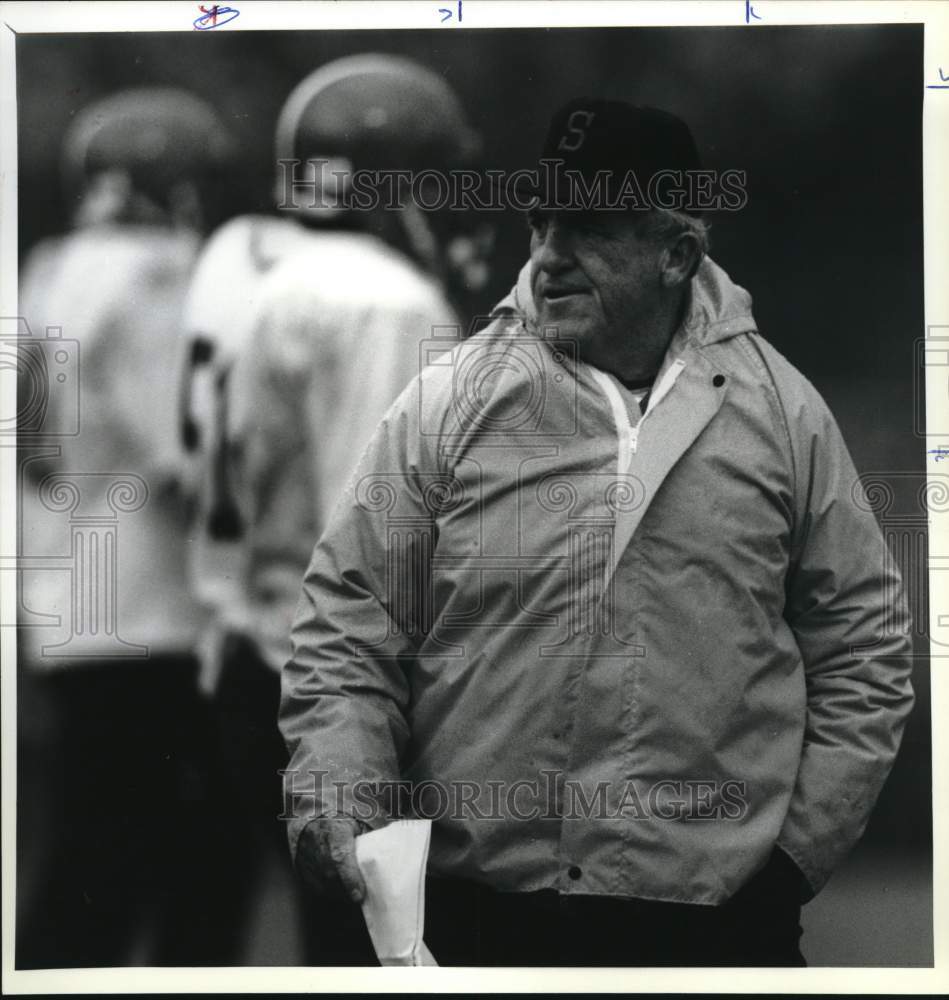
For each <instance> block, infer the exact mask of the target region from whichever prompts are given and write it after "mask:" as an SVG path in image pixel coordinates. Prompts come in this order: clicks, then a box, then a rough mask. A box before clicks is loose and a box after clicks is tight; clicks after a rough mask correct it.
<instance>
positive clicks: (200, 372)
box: [182, 55, 489, 963]
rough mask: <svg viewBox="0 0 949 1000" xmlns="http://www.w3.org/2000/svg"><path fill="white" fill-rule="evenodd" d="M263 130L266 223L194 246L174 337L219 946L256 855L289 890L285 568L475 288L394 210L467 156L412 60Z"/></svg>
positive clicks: (472, 144)
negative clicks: (224, 817)
mask: <svg viewBox="0 0 949 1000" xmlns="http://www.w3.org/2000/svg"><path fill="white" fill-rule="evenodd" d="M276 132H277V134H276V160H277V190H276V196H277V202H278V205H279V208H280V210H281V212H282V213H283V217H282V218H267V217H245V218H241V219H237V220H234V221H232V222H230V223H228V225H227V226H226V227H224V229H222V231H221V232H220V233H219V234H218V235H217V236H215V237H214V238H213V239H212V240H211V242H210V243H209V245H208V248H207V250H206V252H205V255H204V258H203V260H202V262H201V264H200V266H199V268H198V271H197V274H196V278H195V283H194V286H193V289H192V293H191V298H190V306H189V310H188V316H187V327H186V329H187V330H188V335H189V337H190V340H191V347H190V349H189V350H188V352H187V353H188V354H189V357H190V359H191V361H192V368H191V372H190V374H189V376H188V378H187V380H186V387H187V391H186V395H185V402H186V405H185V407H184V413H183V422H182V427H183V435H184V440H185V441H186V443H187V444H188V445H189V447H191V448H192V449H193V453H194V454H195V455H197V456H199V457H200V461H199V464H200V465H201V467H202V468H203V470H204V472H203V474H202V475H201V476H200V478H201V480H202V482H203V483H204V489H203V491H202V497H203V499H202V501H201V508H202V513H203V526H204V528H203V530H204V540H203V541H202V543H201V547H200V549H199V550H198V551H199V558H198V559H197V560H196V563H195V586H196V593H198V594H199V595H200V596H201V598H202V600H204V601H206V602H208V603H210V604H211V605H212V606H213V607H214V608H215V615H214V619H215V625H214V628H213V630H212V631H213V635H212V637H211V641H209V642H208V643H207V644H206V647H205V651H206V653H207V654H208V655H207V657H206V662H207V663H208V665H209V666H208V669H207V670H206V671H205V672H204V674H203V676H204V678H205V682H206V685H207V687H208V689H209V690H211V689H213V690H214V693H215V694H214V697H215V704H216V706H217V718H218V731H219V736H220V748H221V759H222V761H223V762H225V766H224V770H225V775H224V776H223V777H224V778H225V779H226V780H224V781H223V782H222V788H223V789H225V794H226V795H227V804H228V810H229V817H230V818H229V820H228V831H227V834H226V835H225V836H224V837H223V838H222V845H221V846H222V852H223V854H222V857H221V859H220V860H221V863H222V872H224V873H225V879H224V881H225V885H223V886H222V890H221V891H222V892H230V894H231V905H230V907H229V913H230V914H231V918H232V920H233V927H234V934H235V938H234V945H235V949H237V948H238V947H239V943H240V935H241V933H242V920H245V919H246V915H247V912H248V908H249V906H250V904H251V901H252V899H253V893H254V892H255V885H254V878H255V874H256V875H257V876H258V877H260V875H261V873H262V870H263V867H264V866H265V864H266V863H267V850H266V847H265V845H266V844H267V843H269V844H270V845H271V850H279V854H280V858H281V861H282V863H283V865H284V874H285V876H286V879H287V883H286V884H287V886H288V891H293V892H298V891H299V890H298V889H296V888H295V887H296V885H297V882H296V880H294V879H293V877H292V872H291V871H290V869H289V858H288V852H287V846H286V835H285V830H284V824H283V823H282V822H278V820H277V817H278V816H279V815H280V814H281V813H282V811H283V799H282V792H281V780H280V776H279V774H278V772H279V771H280V770H281V769H282V768H284V767H285V766H286V761H287V754H286V750H285V748H284V745H283V741H282V739H281V737H280V734H279V730H278V728H277V723H276V719H277V710H278V706H279V699H280V670H281V668H282V666H283V664H284V662H285V661H286V660H287V658H288V656H289V653H290V645H289V634H290V624H291V619H292V616H293V611H294V608H295V605H296V602H297V599H298V597H299V593H300V587H301V581H302V578H303V573H304V570H305V569H306V565H307V562H308V561H309V558H310V555H311V552H312V548H313V545H314V543H315V541H316V539H317V538H318V536H319V533H320V530H321V527H322V525H323V523H324V520H325V518H326V515H327V513H328V511H329V509H330V508H331V506H332V504H333V503H334V501H335V500H336V498H337V496H338V495H339V494H340V493H341V491H342V490H343V488H344V486H345V484H346V481H347V478H348V476H349V473H350V471H351V469H352V467H353V465H354V463H355V461H356V459H357V458H358V455H359V452H360V450H361V449H362V447H363V445H364V443H365V442H366V441H368V439H369V437H370V435H371V433H372V431H373V429H374V428H375V426H376V424H377V423H378V421H379V420H380V419H381V417H382V415H383V414H384V413H385V411H386V409H387V408H388V406H389V405H390V404H391V403H392V402H393V400H394V399H395V398H396V397H397V396H398V394H399V393H400V392H401V390H402V389H403V388H404V387H405V386H406V385H407V384H408V382H409V381H410V380H411V379H412V377H413V376H414V375H415V374H416V372H417V371H418V366H419V357H420V348H421V345H422V342H423V341H425V340H427V339H429V338H430V337H431V336H432V333H433V329H434V330H435V331H436V332H437V330H438V328H442V329H443V330H445V329H447V330H448V331H449V332H453V331H454V330H455V329H456V328H457V323H458V320H457V315H456V311H455V309H454V308H453V306H452V304H451V302H450V299H449V295H448V293H447V291H446V289H447V286H448V285H449V284H450V282H451V281H452V280H455V279H454V278H452V277H450V275H452V274H453V273H454V275H456V276H459V277H457V280H458V282H459V284H458V285H456V286H455V287H459V286H461V287H464V286H465V285H466V286H467V290H468V291H469V292H470V291H471V290H472V289H473V288H474V287H476V286H479V285H480V283H482V282H483V281H484V278H485V274H484V270H483V268H484V251H485V249H486V245H487V242H489V241H486V240H485V236H484V231H483V230H482V231H481V232H478V231H477V229H476V228H475V227H473V226H469V227H468V231H467V232H466V231H463V230H461V225H460V223H461V216H460V215H459V213H457V212H456V213H454V214H452V213H451V211H450V206H446V208H448V209H449V210H448V211H446V212H441V213H435V212H428V211H425V210H423V209H421V208H420V207H419V206H418V205H417V204H416V203H415V202H414V201H413V199H412V198H411V196H410V194H411V191H410V180H409V178H410V177H411V176H414V175H415V174H416V173H417V172H419V171H422V170H430V171H448V170H451V169H453V168H455V167H461V166H463V165H464V164H466V163H468V162H471V159H472V157H473V156H474V155H475V154H476V152H477V149H478V138H477V136H476V135H475V133H474V132H473V131H472V129H471V128H470V127H469V126H468V124H467V121H466V116H465V113H464V110H463V108H462V106H461V104H460V102H459V100H458V98H457V97H456V95H455V94H454V93H453V92H452V90H451V88H450V87H449V86H448V85H447V84H446V82H445V81H444V80H443V79H442V78H441V77H440V76H438V75H437V74H435V73H433V72H431V71H430V70H427V69H425V68H424V67H422V66H420V65H418V64H417V63H414V62H412V61H409V60H407V59H404V58H397V57H392V56H382V55H361V56H354V57H349V58H345V59H340V60H338V61H335V62H333V63H330V64H328V65H326V66H323V67H321V68H320V69H319V70H317V71H316V72H314V73H313V74H311V75H310V76H308V77H307V78H306V79H305V80H303V81H302V82H301V83H300V84H299V85H298V86H297V88H296V89H295V90H294V91H293V93H292V94H291V95H290V97H289V98H288V100H287V102H286V104H285V105H284V108H283V110H282V112H281V115H280V118H279V121H278V125H277V130H276ZM395 171H402V175H401V179H398V180H393V178H394V177H395V174H394V172H395ZM376 172H379V173H383V172H384V173H385V175H386V176H385V177H384V178H380V179H379V183H380V184H381V185H390V187H389V188H388V189H387V190H386V191H385V192H376V194H377V196H376V197H370V198H369V199H368V202H362V203H359V202H358V200H357V199H354V198H352V197H350V195H351V194H352V193H353V192H352V186H351V185H352V183H353V180H354V178H355V177H356V176H357V175H361V176H362V177H363V178H365V177H370V176H372V175H373V174H375V173H376ZM392 185H394V186H392ZM454 264H457V265H460V267H458V268H456V269H455V271H454V272H453V271H452V267H453V265H454ZM275 845H276V846H275ZM236 873H240V876H239V878H235V877H234V876H235V874H236ZM312 903H313V901H312V900H305V901H303V904H304V907H305V908H308V909H312ZM310 916H311V918H313V919H310V920H308V921H307V926H306V929H305V931H304V935H305V941H306V950H307V958H308V960H309V961H310V962H313V963H319V962H320V961H321V956H323V955H324V954H325V953H326V952H327V951H328V947H327V937H328V936H329V935H332V933H333V930H334V919H335V918H334V914H333V913H332V911H331V910H328V909H327V906H326V903H325V901H324V902H322V909H320V908H319V907H317V912H315V913H312V912H311V914H310ZM363 934H365V931H364V930H363ZM364 943H365V942H360V945H362V944H364ZM333 954H334V955H338V954H339V951H338V948H336V947H334V948H333Z"/></svg>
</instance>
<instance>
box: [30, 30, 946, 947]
mask: <svg viewBox="0 0 949 1000" xmlns="http://www.w3.org/2000/svg"><path fill="white" fill-rule="evenodd" d="M922 44H923V34H922V27H921V26H913V25H896V26H894V25H873V26H855V27H850V26H847V27H775V28H768V27H766V26H762V25H756V26H755V28H754V29H753V30H749V29H746V28H743V27H740V28H702V29H692V28H649V29H641V28H630V29H626V28H610V29H549V30H547V29H530V30H520V29H518V30H490V29H486V30H478V31H424V32H423V31H398V32H395V31H387V32H374V31H359V32H330V31H327V32H293V33H291V32H266V33H262V32H227V31H221V32H193V33H191V32H189V33H180V34H136V33H131V32H129V33H116V34H112V35H88V34H83V35H79V34H76V35H45V36H26V35H20V36H19V37H18V38H17V48H16V53H17V84H18V92H17V100H18V111H17V114H18V129H19V132H18V136H19V139H18V141H19V248H20V255H21V261H22V260H23V259H24V257H25V255H26V254H28V252H29V251H30V249H31V248H32V247H33V246H34V245H35V244H36V243H37V241H39V240H41V239H42V238H44V237H47V236H51V235H55V234H58V233H61V232H63V231H64V230H66V229H67V228H68V226H69V220H70V217H71V207H70V206H69V205H67V204H66V202H65V199H64V196H63V193H62V185H61V175H60V168H59V163H60V149H61V143H62V139H63V135H64V133H65V131H66V129H67V128H68V126H69V124H70V122H71V121H72V119H73V117H74V116H75V115H76V114H77V112H79V111H80V109H82V108H83V107H84V106H85V105H87V104H88V103H90V102H92V101H94V100H96V99H98V98H101V97H104V96H107V95H109V94H111V93H113V92H115V91H117V90H120V89H122V88H125V87H129V86H141V85H162V86H163V85H173V86H177V87H183V88H186V89H189V90H191V91H192V92H193V93H195V94H196V95H198V96H199V97H201V98H203V99H205V100H206V101H208V102H210V103H211V104H212V105H213V106H214V107H215V108H216V109H217V111H218V113H219V114H220V115H221V117H222V118H223V120H224V121H225V123H226V124H227V125H228V126H229V127H230V129H231V130H232V132H233V134H234V136H235V137H236V139H237V144H238V153H237V158H236V162H235V163H234V169H233V173H232V174H231V175H229V177H228V180H227V185H226V189H225V190H224V192H223V194H224V196H225V200H226V202H227V204H226V205H225V208H224V214H225V215H227V214H233V215H236V214H239V213H245V212H268V211H270V210H271V201H270V193H271V190H272V178H273V176H274V154H273V131H274V123H275V120H276V116H277V114H278V112H279V109H280V107H281V105H282V103H283V102H284V100H285V99H286V97H287V95H288V93H289V92H290V91H291V89H292V88H293V87H294V85H295V84H296V83H297V82H298V81H299V80H300V79H301V78H302V77H303V76H305V75H306V74H307V73H308V72H310V71H311V70H313V69H314V68H316V67H318V66H319V65H321V64H322V63H324V62H327V61H329V60H331V59H334V58H337V57H339V56H342V55H346V54H350V53H358V52H372V51H375V52H389V53H398V54H405V55H408V56H411V57H412V58H414V59H417V60H418V61H420V62H421V63H423V64H424V65H426V66H428V67H430V68H432V69H434V70H436V71H438V72H439V73H441V74H443V75H444V77H445V78H446V79H447V80H448V81H449V83H450V84H451V85H452V86H453V87H454V88H455V90H456V91H457V92H458V94H459V95H460V96H461V99H462V101H463V103H464V105H465V107H466V109H467V111H468V114H469V116H470V118H471V120H472V123H473V124H474V125H475V126H476V127H477V128H478V129H480V131H481V132H482V134H483V136H484V142H485V151H484V161H485V164H486V165H487V166H488V167H491V168H497V169H514V168H517V167H521V166H525V165H530V164H531V162H532V161H533V160H534V159H535V158H536V156H537V155H538V152H539V148H540V145H541V142H542V139H543V135H544V132H545V129H546V126H547V122H548V119H549V116H550V114H551V112H552V111H553V110H554V109H555V108H556V107H558V106H559V105H560V104H562V103H563V102H565V101H566V100H568V99H570V98H573V97H575V96H578V95H582V94H588V95H594V96H603V97H613V98H623V99H627V100H633V101H636V102H639V103H645V104H654V105H657V106H659V107H664V108H668V109H669V110H671V111H673V112H675V113H676V114H678V115H680V116H681V117H683V118H684V119H685V120H686V121H688V122H689V123H690V125H691V127H692V130H693V132H694V134H695V137H696V140H697V143H698V146H699V149H700V151H701V153H702V155H703V158H704V160H705V165H706V166H707V167H710V168H718V169H726V168H737V169H741V170H745V171H747V178H748V185H747V187H748V196H749V197H748V203H747V206H746V207H745V208H744V209H742V210H741V211H739V212H737V213H733V214H720V215H719V216H717V217H714V218H712V220H711V221H712V251H711V253H712V256H713V257H714V259H715V260H716V261H717V262H718V263H719V264H721V265H722V266H723V267H724V268H725V269H726V271H728V272H729V274H730V275H731V276H732V278H733V279H734V280H735V281H737V282H738V283H739V284H740V285H742V286H744V287H745V288H747V289H748V290H749V291H750V292H751V294H752V296H753V301H754V313H755V316H756V318H757V321H758V325H759V329H760V331H761V332H762V334H763V335H764V336H765V337H766V338H767V339H769V340H770V341H771V342H772V343H773V344H774V345H775V346H776V347H777V348H778V349H779V350H780V351H781V352H782V353H784V354H785V356H787V357H788V358H789V359H790V360H791V362H792V363H793V364H795V365H796V366H797V367H798V368H799V369H801V370H802V371H803V372H804V373H805V374H806V375H807V376H808V377H809V378H810V379H811V380H812V381H813V382H814V383H815V384H816V386H817V387H818V389H820V390H821V392H822V393H823V394H824V396H825V398H826V399H827V400H828V402H829V404H830V407H831V409H832V410H833V412H834V413H835V415H836V417H837V419H838V421H839V423H840V425H841V428H842V430H843V433H844V436H845V438H846V439H847V442H848V444H849V446H850V448H851V451H852V454H853V457H854V460H855V463H856V465H857V468H858V470H859V471H860V472H861V473H875V474H880V475H881V476H882V477H883V478H884V479H885V480H886V481H887V482H888V483H890V484H891V486H892V488H893V491H894V501H893V504H892V507H891V508H890V509H889V510H887V511H881V512H880V513H881V517H882V519H883V520H884V522H885V524H884V527H887V519H888V518H889V519H891V521H892V519H893V518H894V516H895V517H896V518H897V519H898V523H897V522H896V521H892V523H893V524H894V525H895V528H894V530H898V532H899V533H900V534H899V538H900V539H903V540H904V542H905V539H906V538H909V542H906V543H905V544H904V543H903V542H900V543H899V545H900V552H901V553H903V557H902V558H903V562H902V563H901V567H902V569H903V572H904V576H905V577H906V579H907V586H908V589H909V592H910V597H911V603H912V606H913V607H912V610H913V614H914V633H915V640H916V651H917V654H918V659H917V660H916V666H915V676H914V683H915V688H916V692H917V699H918V700H917V706H916V709H915V711H914V713H913V715H912V717H911V719H910V722H909V726H908V729H907V732H906V735H905V738H904V741H903V746H902V749H901V752H900V756H899V759H898V761H897V764H896V766H895V768H894V770H893V773H892V775H891V777H890V779H889V781H888V783H887V786H886V788H885V790H884V793H883V795H882V797H881V799H880V802H879V805H878V808H877V810H876V812H875V814H874V816H873V818H872V820H871V823H870V826H869V829H868V831H867V834H866V836H865V838H864V841H863V842H862V844H861V845H860V846H859V848H858V849H857V850H856V851H855V852H854V854H853V856H852V857H851V858H850V859H849V860H848V862H847V863H846V864H845V865H844V866H843V868H842V869H841V870H840V871H839V872H838V873H837V874H836V875H835V876H834V878H833V879H832V881H831V883H830V885H829V886H828V887H827V889H826V890H825V891H824V892H823V893H822V894H821V895H820V896H819V897H818V898H817V899H816V900H815V901H814V902H813V903H811V904H809V905H808V906H807V907H806V908H805V910H804V922H805V936H804V939H803V950H804V953H805V955H806V957H807V958H808V960H809V962H810V963H811V964H812V965H840V966H846V965H879V966H905V965H930V964H931V963H932V948H933V942H932V894H931V853H932V843H931V829H932V825H931V746H930V700H929V666H928V660H927V659H926V658H925V655H926V653H927V652H928V646H929V643H928V640H927V638H926V631H927V628H926V623H927V622H928V615H929V610H928V603H927V588H926V566H925V563H924V562H923V558H924V557H923V555H921V554H922V553H925V537H926V536H925V532H926V511H925V509H924V508H922V507H921V506H920V503H919V501H918V495H917V494H918V490H919V488H920V486H921V484H923V483H924V481H925V455H924V452H925V442H924V440H923V438H921V437H920V436H919V435H918V434H917V433H916V430H921V429H922V428H920V427H918V426H916V425H915V423H914V422H916V413H917V405H916V404H917V396H916V384H917V379H918V377H919V375H920V369H919V367H918V363H917V354H916V347H915V344H916V341H917V340H918V339H919V338H921V337H922V336H923V335H924V325H923V324H924V315H923V271H922V260H923V259H922V253H923V229H922V185H921V113H922V94H923V89H922V69H921V67H922ZM493 221H494V223H495V224H496V226H497V238H496V252H495V258H494V261H493V265H492V270H491V272H490V278H489V281H488V284H487V286H486V287H484V288H482V289H480V290H478V292H477V294H472V295H471V296H469V299H468V301H466V302H464V303H463V305H464V309H465V311H467V313H468V316H469V317H470V316H474V315H477V314H480V313H484V312H487V311H488V310H489V309H490V308H491V306H492V305H493V304H494V303H495V302H496V301H497V300H498V299H500V298H501V297H502V296H503V295H504V294H505V293H506V292H507V291H508V289H509V288H510V286H511V284H512V283H513V280H514V278H515V276H516V273H517V271H518V269H519V267H520V265H521V264H522V263H523V261H524V260H525V259H526V255H527V233H526V228H525V226H524V222H523V220H522V219H521V218H520V217H518V216H516V215H515V214H514V213H510V212H508V213H503V214H500V215H498V217H497V218H495V219H493ZM64 323H65V320H64ZM64 334H65V335H67V336H68V330H64ZM916 423H918V422H916ZM942 649H945V650H946V652H944V653H942V654H941V655H947V654H949V644H947V645H945V646H942V645H934V651H939V650H942ZM20 708H21V712H20V714H21V741H22V740H23V739H27V743H26V744H25V745H26V746H29V745H30V743H29V739H28V736H29V733H28V730H29V727H30V726H31V724H32V723H33V722H34V721H35V720H33V719H31V718H30V717H29V714H28V713H29V703H28V701H27V700H26V699H24V698H21V704H20ZM24 732H26V735H24ZM21 745H24V744H23V743H22V742H21ZM22 766H26V765H23V764H22V763H21V767H22ZM28 777H29V775H24V774H23V772H22V771H21V780H23V781H24V783H22V784H21V786H20V796H21V801H20V806H19V808H20V810H21V822H20V839H21V841H22V840H23V839H24V837H26V838H29V837H30V835H31V831H30V829H29V823H30V817H31V815H32V813H31V809H33V808H34V804H33V803H32V802H31V799H30V787H31V786H30V783H29V781H27V780H25V779H26V778H28ZM34 777H36V776H35V775H34ZM40 777H41V776H40ZM35 808H36V816H37V820H36V821H37V822H41V814H40V812H39V808H38V807H35ZM22 871H23V872H25V873H26V874H25V876H24V877H23V879H21V884H20V886H19V892H20V895H21V897H22V895H23V894H28V893H29V892H30V891H31V882H30V877H29V865H26V867H24V868H22ZM283 891H284V890H283V888H282V886H281V883H280V879H279V878H278V877H277V876H276V875H275V877H274V879H272V880H271V881H270V882H265V883H264V885H263V887H262V889H261V891H260V897H259V901H258V906H257V907H256V908H255V917H254V921H253V926H252V928H251V930H250V931H249V933H248V935H247V940H246V946H245V952H244V956H243V961H244V963H245V964H253V965H268V964H274V965H293V964H297V963H298V962H299V961H300V960H301V959H300V955H301V951H300V941H299V929H298V926H297V924H296V923H294V921H293V920H292V919H290V917H288V915H287V910H286V907H285V905H284V896H283V895H282V893H283Z"/></svg>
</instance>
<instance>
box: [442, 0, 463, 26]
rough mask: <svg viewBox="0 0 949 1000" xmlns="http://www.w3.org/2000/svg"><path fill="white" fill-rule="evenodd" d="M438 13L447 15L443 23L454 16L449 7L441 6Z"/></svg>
mask: <svg viewBox="0 0 949 1000" xmlns="http://www.w3.org/2000/svg"><path fill="white" fill-rule="evenodd" d="M438 13H439V14H444V15H445V16H444V17H443V18H442V24H444V23H445V22H446V21H450V20H451V19H452V17H453V16H454V15H453V14H452V12H451V10H450V9H449V8H448V7H439V8H438ZM458 23H459V24H460V23H461V0H458Z"/></svg>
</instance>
